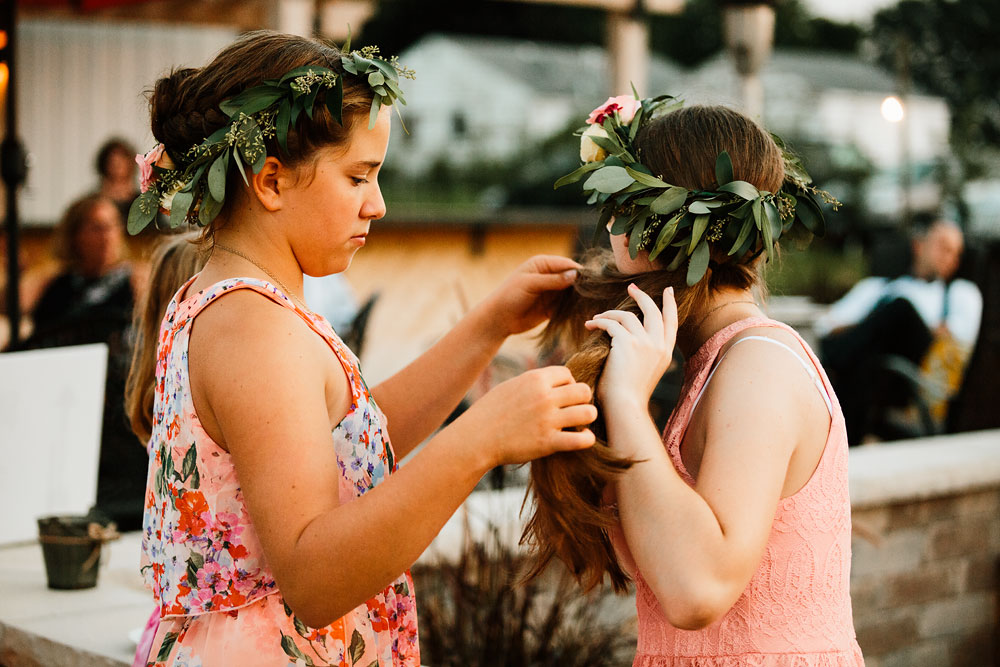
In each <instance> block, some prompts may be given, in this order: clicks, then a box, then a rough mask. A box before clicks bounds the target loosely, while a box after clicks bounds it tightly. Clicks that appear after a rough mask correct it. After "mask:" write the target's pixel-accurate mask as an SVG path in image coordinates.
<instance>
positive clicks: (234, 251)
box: [212, 243, 311, 312]
mask: <svg viewBox="0 0 1000 667" xmlns="http://www.w3.org/2000/svg"><path fill="white" fill-rule="evenodd" d="M216 248H218V249H219V250H224V251H226V252H228V253H232V254H234V255H236V256H238V257H242V258H243V259H245V260H246V261H248V262H250V263H251V264H253V265H254V266H256V267H257V268H258V269H260V270H261V271H263V272H264V273H266V274H267V275H268V277H270V278H271V280H273V281H274V282H276V283H277V284H278V287H280V288H281V290H282V291H283V292H284V293H285V294H287V295H288V298H290V299H291V300H292V301H294V302H295V303H297V304H298V305H300V306H301V307H302V308H303V309H304V310H306V311H309V306H307V305H306V304H305V302H304V301H302V300H301V299H300V298H299V297H297V296H295V293H294V292H292V290H290V289H288V288H287V287H285V283H283V282H281V281H280V280H278V276H276V275H274V274H273V273H271V272H270V271H268V270H267V269H266V268H264V267H263V266H262V265H261V264H260V263H259V262H257V261H255V260H254V259H253V258H252V257H250V256H249V255H246V254H244V253H242V252H240V251H239V250H237V249H236V248H230V247H229V246H225V245H222V244H221V243H216V244H214V245H213V246H212V249H213V250H214V249H216ZM309 312H311V311H309Z"/></svg>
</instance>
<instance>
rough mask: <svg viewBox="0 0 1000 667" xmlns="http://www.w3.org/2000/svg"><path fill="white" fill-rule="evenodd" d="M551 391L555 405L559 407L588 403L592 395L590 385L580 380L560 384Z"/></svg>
mask: <svg viewBox="0 0 1000 667" xmlns="http://www.w3.org/2000/svg"><path fill="white" fill-rule="evenodd" d="M552 393H553V395H554V397H555V401H556V405H558V406H559V407H560V408H565V407H569V406H571V405H581V404H588V403H590V400H591V399H592V398H593V395H594V392H593V391H591V389H590V386H589V385H586V384H584V383H582V382H574V383H573V384H566V385H562V386H560V387H557V388H555V389H554V390H553V392H552Z"/></svg>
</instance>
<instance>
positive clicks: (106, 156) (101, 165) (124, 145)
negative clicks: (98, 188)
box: [94, 137, 136, 178]
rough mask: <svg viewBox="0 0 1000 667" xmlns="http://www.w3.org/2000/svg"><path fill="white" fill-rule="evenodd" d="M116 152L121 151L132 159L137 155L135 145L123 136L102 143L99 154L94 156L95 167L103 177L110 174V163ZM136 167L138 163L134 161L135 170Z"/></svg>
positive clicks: (98, 150)
mask: <svg viewBox="0 0 1000 667" xmlns="http://www.w3.org/2000/svg"><path fill="white" fill-rule="evenodd" d="M115 153H121V154H122V155H124V156H125V157H127V158H128V159H129V161H131V160H132V158H133V157H134V156H135V146H133V145H132V144H131V142H129V140H128V139H123V138H122V137H111V138H110V139H108V140H107V141H105V142H104V143H103V144H101V147H100V148H98V149H97V156H96V157H95V158H94V167H95V168H96V169H97V174H98V175H99V176H101V177H102V178H103V177H105V176H107V175H108V164H109V163H110V162H111V156H112V155H114V154H115ZM135 167H136V165H135V164H134V163H133V165H132V168H133V171H134V170H135Z"/></svg>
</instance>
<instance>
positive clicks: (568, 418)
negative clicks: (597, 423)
mask: <svg viewBox="0 0 1000 667" xmlns="http://www.w3.org/2000/svg"><path fill="white" fill-rule="evenodd" d="M595 419H597V408H596V407H594V406H593V405H590V404H587V405H573V406H570V407H568V408H563V409H562V410H560V411H559V413H558V416H557V421H556V424H555V425H556V427H557V428H572V427H574V426H583V425H584V424H589V423H591V422H592V421H594V420H595Z"/></svg>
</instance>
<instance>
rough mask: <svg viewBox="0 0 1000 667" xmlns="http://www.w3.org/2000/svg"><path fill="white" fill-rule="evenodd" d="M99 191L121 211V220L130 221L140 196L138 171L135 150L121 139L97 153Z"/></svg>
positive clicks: (106, 142)
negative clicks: (131, 213) (129, 217)
mask: <svg viewBox="0 0 1000 667" xmlns="http://www.w3.org/2000/svg"><path fill="white" fill-rule="evenodd" d="M95 166H96V167H97V175H98V177H99V178H100V184H99V185H98V188H97V191H98V193H99V194H102V195H104V196H105V197H107V198H108V199H110V200H111V201H112V202H114V204H115V206H116V207H118V213H119V214H120V215H121V217H122V220H128V209H129V207H130V206H131V205H132V200H134V199H135V198H136V197H138V196H139V171H138V168H137V165H136V162H135V147H134V146H132V144H130V143H129V142H128V141H126V140H125V139H122V138H120V137H112V138H111V139H108V140H107V141H105V142H104V144H103V145H102V146H101V147H100V148H99V149H98V150H97V160H96V165H95Z"/></svg>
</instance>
